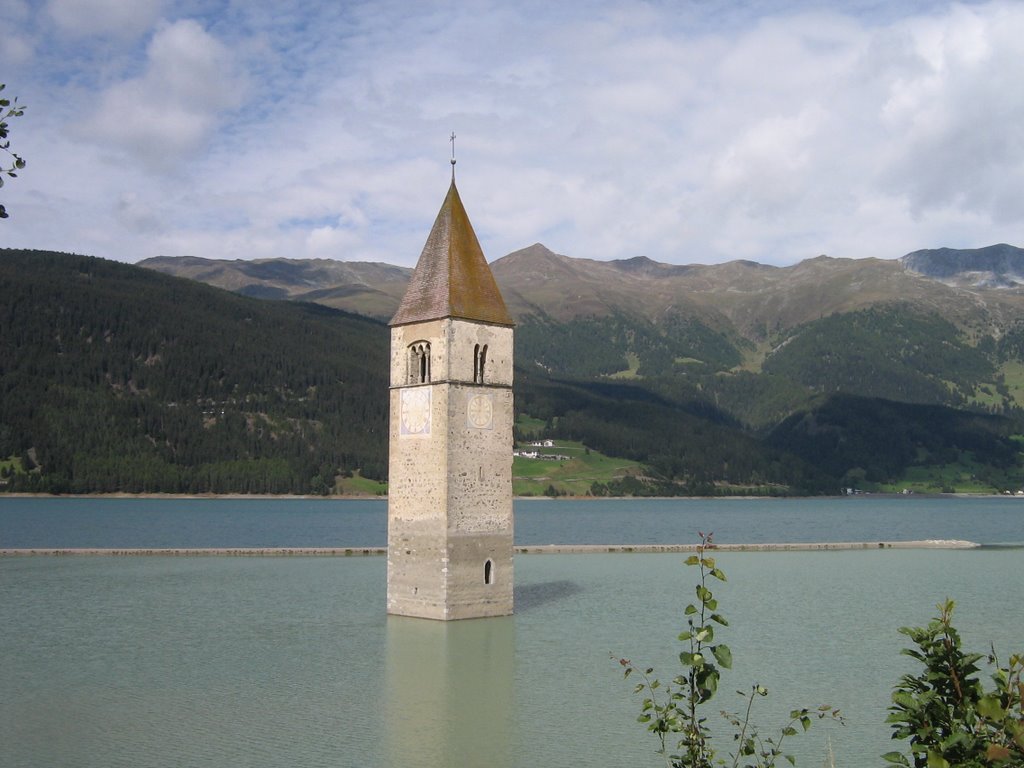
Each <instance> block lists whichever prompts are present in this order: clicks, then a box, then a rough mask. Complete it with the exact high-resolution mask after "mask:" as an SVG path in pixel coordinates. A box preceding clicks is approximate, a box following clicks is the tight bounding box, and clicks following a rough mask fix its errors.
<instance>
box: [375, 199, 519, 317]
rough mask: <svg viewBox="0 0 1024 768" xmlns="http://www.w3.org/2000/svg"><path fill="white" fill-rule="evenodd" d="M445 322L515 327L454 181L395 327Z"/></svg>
mask: <svg viewBox="0 0 1024 768" xmlns="http://www.w3.org/2000/svg"><path fill="white" fill-rule="evenodd" d="M442 317H460V318H463V319H466V320H480V321H481V322H485V323H497V324H499V325H513V322H512V318H511V317H510V316H509V314H508V310H507V309H505V301H504V299H502V298H501V293H500V292H499V291H498V284H497V283H495V282H494V275H492V274H491V268H490V267H488V266H487V260H486V259H485V258H484V252H483V251H482V250H481V249H480V243H479V242H478V241H477V239H476V233H475V232H473V225H472V224H470V223H469V216H467V215H466V209H465V208H464V207H463V206H462V200H460V199H459V191H458V190H457V189H456V188H455V181H454V179H453V180H452V185H451V187H450V188H449V189H448V196H447V197H446V198H445V199H444V204H443V205H442V206H441V211H440V212H439V213H438V214H437V219H436V220H435V221H434V228H433V229H431V230H430V235H429V237H427V244H426V245H424V246H423V253H422V254H420V260H419V261H418V262H417V263H416V270H415V271H414V272H413V274H412V280H410V281H409V287H408V288H407V289H406V291H405V296H404V297H402V303H401V304H400V305H399V307H398V311H397V312H396V313H395V316H394V317H392V318H391V325H404V324H406V323H419V322H423V321H425V320H437V319H439V318H442Z"/></svg>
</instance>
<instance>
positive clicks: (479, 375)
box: [473, 344, 487, 384]
mask: <svg viewBox="0 0 1024 768" xmlns="http://www.w3.org/2000/svg"><path fill="white" fill-rule="evenodd" d="M486 363H487V345H486V344H484V345H483V346H482V347H481V346H480V345H479V344H477V345H475V346H474V347H473V383H474V384H483V383H484V365H486Z"/></svg>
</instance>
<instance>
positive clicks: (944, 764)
mask: <svg viewBox="0 0 1024 768" xmlns="http://www.w3.org/2000/svg"><path fill="white" fill-rule="evenodd" d="M928 768H950V766H949V762H948V761H947V760H946V758H944V757H943V756H942V755H940V754H939V753H938V752H935V751H929V752H928Z"/></svg>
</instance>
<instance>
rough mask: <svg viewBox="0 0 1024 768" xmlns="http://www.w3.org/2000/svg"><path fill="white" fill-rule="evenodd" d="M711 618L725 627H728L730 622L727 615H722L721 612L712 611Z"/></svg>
mask: <svg viewBox="0 0 1024 768" xmlns="http://www.w3.org/2000/svg"><path fill="white" fill-rule="evenodd" d="M711 620H712V621H717V622H718V623H719V624H721V625H722V626H723V627H728V626H729V622H728V621H726V619H725V616H722V615H721V614H720V613H712V614H711Z"/></svg>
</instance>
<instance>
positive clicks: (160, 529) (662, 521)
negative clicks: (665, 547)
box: [0, 496, 1024, 548]
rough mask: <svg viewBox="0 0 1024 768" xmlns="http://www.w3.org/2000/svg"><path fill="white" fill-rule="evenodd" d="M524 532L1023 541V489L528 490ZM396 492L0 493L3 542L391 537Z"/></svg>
mask: <svg viewBox="0 0 1024 768" xmlns="http://www.w3.org/2000/svg"><path fill="white" fill-rule="evenodd" d="M515 514H516V543H517V544H521V545H534V544H669V543H686V542H696V541H697V531H699V530H703V531H708V530H713V531H714V532H715V537H716V539H717V540H718V541H719V543H722V544H725V543H761V542H779V541H805V542H806V541H883V540H884V541H900V540H904V541H905V540H912V539H968V540H970V541H977V542H981V543H985V544H991V543H1017V544H1024V499H1017V498H977V499H961V498H954V497H940V498H924V497H910V498H902V497H896V498H893V497H856V498H824V499H818V498H814V499H770V500H746V499H648V500H643V501H637V500H634V499H602V500H593V501H566V500H559V501H552V500H547V499H537V500H519V501H517V502H516V505H515ZM386 518H387V502H385V501H382V500H372V501H335V500H321V499H173V498H172V499H133V498H128V499H107V498H86V499H80V498H9V497H4V496H0V548H3V547H15V548H22V547H183V548H190V547H382V546H384V545H385V544H386V541H387V534H386V530H387V522H386Z"/></svg>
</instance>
